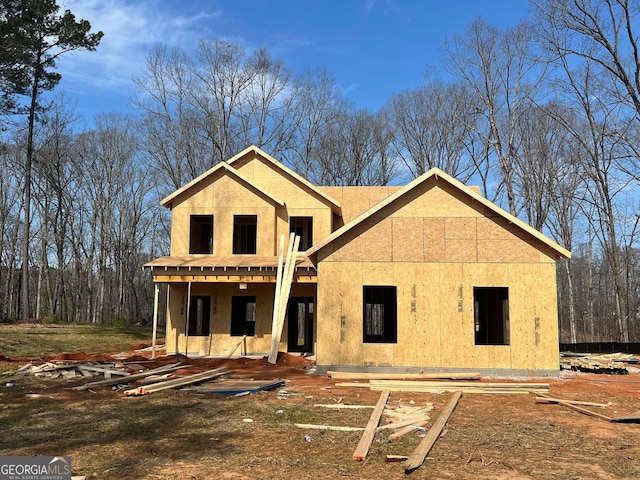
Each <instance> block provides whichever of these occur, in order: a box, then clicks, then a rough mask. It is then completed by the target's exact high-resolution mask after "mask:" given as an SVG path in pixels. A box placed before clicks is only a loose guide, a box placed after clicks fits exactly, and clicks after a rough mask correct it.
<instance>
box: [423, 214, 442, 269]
mask: <svg viewBox="0 0 640 480" xmlns="http://www.w3.org/2000/svg"><path fill="white" fill-rule="evenodd" d="M444 222H445V219H444V218H424V219H423V224H424V261H425V262H442V261H444V259H445V252H446V249H445V238H444Z"/></svg>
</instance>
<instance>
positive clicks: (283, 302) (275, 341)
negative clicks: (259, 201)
mask: <svg viewBox="0 0 640 480" xmlns="http://www.w3.org/2000/svg"><path fill="white" fill-rule="evenodd" d="M292 240H293V242H292ZM292 243H293V245H291V244H292ZM299 245H300V237H299V236H298V235H296V234H295V233H292V234H291V236H290V237H289V250H288V252H287V259H286V261H285V265H284V273H283V276H282V285H281V288H280V291H279V292H278V296H279V298H278V302H279V303H278V317H277V318H276V320H277V322H276V324H275V330H273V331H272V332H271V351H270V352H269V358H268V359H267V361H268V362H269V363H271V364H275V363H276V362H277V360H278V346H279V345H280V337H281V336H282V328H283V327H284V317H285V315H286V310H287V302H288V301H289V293H290V292H291V283H292V282H293V274H294V273H295V269H296V260H297V257H298V255H297V253H298V246H299ZM273 326H274V325H272V328H273Z"/></svg>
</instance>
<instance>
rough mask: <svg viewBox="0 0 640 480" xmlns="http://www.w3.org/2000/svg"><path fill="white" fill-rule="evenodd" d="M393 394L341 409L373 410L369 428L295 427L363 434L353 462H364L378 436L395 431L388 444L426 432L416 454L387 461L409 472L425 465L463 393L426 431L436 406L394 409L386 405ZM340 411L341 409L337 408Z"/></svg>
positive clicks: (456, 396)
mask: <svg viewBox="0 0 640 480" xmlns="http://www.w3.org/2000/svg"><path fill="white" fill-rule="evenodd" d="M390 395H391V392H390V391H388V390H386V391H383V392H382V393H381V394H380V398H379V399H378V402H377V403H376V405H375V406H362V405H342V408H350V407H352V408H373V413H372V414H371V417H370V418H369V421H368V423H367V426H366V427H340V426H330V425H310V424H298V423H297V424H295V426H296V427H298V428H304V429H322V430H339V431H362V432H363V433H362V437H361V438H360V442H359V443H358V446H357V447H356V449H355V451H354V453H353V459H354V460H358V461H364V460H366V458H367V455H368V453H369V450H370V448H371V445H372V443H373V439H374V437H375V435H376V433H378V432H381V431H385V430H393V432H392V433H391V434H390V435H389V436H388V438H387V441H388V442H391V441H394V440H398V439H399V438H400V437H402V436H403V435H406V434H407V433H410V432H415V431H416V430H422V431H426V434H425V435H424V437H423V439H422V440H421V441H420V444H419V445H418V446H417V447H416V449H415V450H414V451H413V453H412V454H411V455H410V456H408V457H405V456H397V455H387V461H399V460H404V468H405V472H406V473H410V472H412V471H413V470H415V469H417V468H418V467H420V465H422V463H423V462H424V460H425V459H426V457H427V455H428V454H429V451H430V450H431V448H432V447H433V445H434V444H435V442H436V440H437V439H438V438H439V437H440V435H441V433H442V431H443V430H444V427H445V424H446V422H447V420H448V419H449V416H450V415H451V413H452V412H453V410H454V409H455V407H456V405H457V404H458V401H459V400H460V397H461V396H462V392H460V391H456V392H455V393H454V394H453V395H452V397H451V399H450V400H449V402H448V403H447V405H446V406H445V407H444V409H443V410H442V412H441V413H440V415H439V416H438V418H437V419H436V420H435V421H434V422H433V424H432V425H431V426H430V427H429V428H428V429H427V424H428V423H429V422H430V415H429V412H430V411H431V410H433V404H432V403H427V404H426V405H424V406H418V407H413V406H400V407H396V408H392V407H389V406H387V401H388V400H389V396H390ZM317 406H320V407H329V406H330V405H317ZM335 408H338V407H335ZM383 415H384V416H386V417H387V418H388V421H389V423H386V424H383V425H380V420H381V418H382V417H383Z"/></svg>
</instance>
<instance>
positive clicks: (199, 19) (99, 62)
mask: <svg viewBox="0 0 640 480" xmlns="http://www.w3.org/2000/svg"><path fill="white" fill-rule="evenodd" d="M60 5H61V6H62V8H68V9H70V10H71V11H72V12H73V13H74V14H75V15H76V17H78V18H84V19H87V20H89V21H90V22H91V24H92V26H93V28H94V30H102V31H103V32H104V34H105V36H104V38H103V40H102V42H101V44H100V46H99V47H98V49H97V50H96V51H95V52H77V53H74V54H72V55H71V56H67V57H65V58H62V59H61V60H60V61H59V63H58V71H59V72H60V73H61V74H62V76H63V80H62V82H61V84H60V85H59V87H58V88H57V90H56V91H64V92H65V95H66V96H67V98H68V99H69V100H71V101H75V102H76V103H77V110H78V112H79V113H80V114H81V115H82V116H83V117H84V118H85V119H86V121H87V122H89V123H90V122H91V119H92V118H93V116H94V115H96V114H98V113H103V112H111V111H121V112H129V111H131V112H134V110H133V109H132V107H131V106H130V101H131V98H132V96H133V95H134V94H135V92H136V87H135V85H134V84H133V82H132V78H133V77H134V76H136V75H139V73H140V72H141V71H142V69H143V66H144V61H145V57H146V56H147V54H148V53H149V52H150V51H151V50H152V49H153V48H154V47H155V46H157V45H158V44H166V45H168V46H179V47H181V48H183V49H184V50H186V51H192V50H193V49H194V48H195V46H196V44H197V41H198V39H200V38H209V39H214V38H224V39H227V40H230V41H233V42H237V43H240V44H242V45H243V46H244V47H245V48H246V49H247V50H249V51H250V50H252V49H256V48H261V47H264V48H266V49H267V50H268V51H269V52H270V53H271V55H272V56H273V57H275V58H280V59H282V60H283V61H284V62H285V65H286V66H287V67H289V68H290V69H292V70H293V71H294V72H296V73H300V72H302V71H304V70H306V69H313V68H327V69H328V70H329V71H330V72H331V73H332V74H333V75H334V76H335V78H336V80H337V82H338V85H339V86H340V88H341V89H342V91H343V93H344V95H345V96H346V97H347V98H349V99H350V100H352V101H353V102H354V103H355V104H356V106H357V107H359V108H366V109H369V110H371V111H377V110H378V109H379V108H380V107H382V106H383V105H384V104H385V103H386V102H387V101H388V100H389V97H390V96H391V95H393V94H394V93H399V92H401V91H403V90H406V89H409V88H414V87H417V86H419V85H420V84H421V83H422V81H423V78H424V73H425V68H426V67H427V65H430V66H431V67H433V68H435V69H436V70H438V69H440V68H441V59H442V56H443V54H442V45H443V43H444V40H445V38H446V37H448V36H450V35H452V34H454V33H462V32H463V31H464V28H465V27H466V26H467V25H468V24H469V23H470V22H472V21H473V20H474V19H475V18H477V17H479V16H481V17H483V18H484V19H485V20H487V21H488V22H489V23H491V24H493V25H495V26H498V27H501V28H504V27H509V26H513V25H515V24H517V23H518V22H519V21H520V20H522V19H523V18H525V16H526V15H527V11H528V3H527V1H526V0H324V1H322V0H280V1H276V0H252V1H248V0H235V1H234V0H219V1H218V0H182V1H178V0H60Z"/></svg>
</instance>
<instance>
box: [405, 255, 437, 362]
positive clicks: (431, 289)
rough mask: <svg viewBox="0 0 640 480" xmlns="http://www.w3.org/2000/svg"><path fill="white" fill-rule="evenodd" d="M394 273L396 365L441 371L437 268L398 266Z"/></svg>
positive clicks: (421, 264)
mask: <svg viewBox="0 0 640 480" xmlns="http://www.w3.org/2000/svg"><path fill="white" fill-rule="evenodd" d="M394 273H395V283H394V284H395V285H397V287H398V347H397V348H396V349H395V362H396V365H412V366H430V367H440V366H441V365H442V357H441V332H440V317H441V311H440V302H441V297H440V296H439V295H438V294H437V292H438V289H439V286H440V265H439V264H438V263H401V264H400V263H397V264H396V265H395V269H394Z"/></svg>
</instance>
